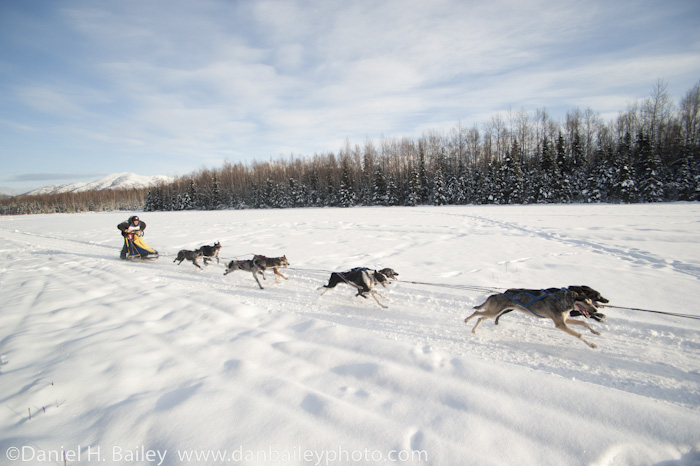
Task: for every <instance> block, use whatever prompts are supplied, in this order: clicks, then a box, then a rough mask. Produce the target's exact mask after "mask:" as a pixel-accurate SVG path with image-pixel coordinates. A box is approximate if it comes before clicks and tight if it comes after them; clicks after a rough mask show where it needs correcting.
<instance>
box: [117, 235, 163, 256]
mask: <svg viewBox="0 0 700 466" xmlns="http://www.w3.org/2000/svg"><path fill="white" fill-rule="evenodd" d="M124 241H125V242H126V258H127V259H128V260H134V261H135V260H156V259H158V251H156V250H155V249H153V248H152V247H150V246H149V245H148V244H146V242H145V241H144V240H143V232H140V231H139V232H136V233H129V234H128V235H126V236H125V237H124Z"/></svg>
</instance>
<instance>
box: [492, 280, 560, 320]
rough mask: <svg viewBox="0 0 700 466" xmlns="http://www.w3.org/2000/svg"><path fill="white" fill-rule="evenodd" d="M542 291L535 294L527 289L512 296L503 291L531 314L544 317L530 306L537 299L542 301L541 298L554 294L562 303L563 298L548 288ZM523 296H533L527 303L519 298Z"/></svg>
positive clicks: (504, 294)
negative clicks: (539, 293)
mask: <svg viewBox="0 0 700 466" xmlns="http://www.w3.org/2000/svg"><path fill="white" fill-rule="evenodd" d="M560 291H568V290H567V288H562V289H561V290H560ZM540 292H542V295H540V296H535V295H534V294H532V293H528V292H527V291H523V292H521V293H517V294H515V295H513V296H510V295H508V294H506V293H503V296H505V297H506V298H508V299H510V300H511V301H513V302H514V303H515V304H517V305H518V306H521V307H523V308H525V309H527V311H528V312H530V313H531V314H533V315H535V316H537V317H539V318H540V319H544V316H541V315H539V314H537V313H536V312H535V311H533V310H532V309H530V306H532V305H533V304H534V303H536V302H537V301H540V300H542V299H545V298H548V297H550V296H553V297H554V299H556V300H557V301H559V302H560V303H561V300H560V299H559V297H558V296H557V295H555V294H554V293H552V292H550V291H548V290H540ZM521 296H527V297H528V298H531V299H530V301H528V303H527V304H525V303H523V302H522V301H520V300H519V299H518V298H520V297H521Z"/></svg>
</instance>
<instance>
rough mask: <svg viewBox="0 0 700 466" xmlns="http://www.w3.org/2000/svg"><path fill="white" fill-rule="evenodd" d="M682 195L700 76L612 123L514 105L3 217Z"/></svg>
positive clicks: (693, 192) (694, 155)
mask: <svg viewBox="0 0 700 466" xmlns="http://www.w3.org/2000/svg"><path fill="white" fill-rule="evenodd" d="M678 200H682V201H697V200H700V82H699V83H698V84H696V85H695V86H694V87H693V88H692V89H690V90H689V91H688V92H687V93H686V94H685V96H683V98H682V99H681V100H680V102H679V103H678V104H677V105H676V104H674V102H673V101H672V100H671V99H670V97H669V96H668V93H667V90H666V84H665V83H664V82H663V81H657V83H656V84H655V85H654V86H653V88H652V92H651V93H650V96H649V97H648V98H646V99H644V100H643V101H641V102H635V103H633V104H630V105H629V106H628V108H627V109H626V110H625V111H621V112H619V114H618V116H617V118H615V119H613V120H610V121H604V120H603V118H601V117H600V116H599V115H598V114H597V113H595V112H594V111H593V110H591V109H586V110H581V109H573V110H570V111H569V112H567V114H566V116H565V117H564V118H563V119H560V120H555V119H553V118H551V117H550V115H549V113H548V112H547V111H546V110H536V111H535V112H530V113H528V112H526V111H524V110H520V111H513V110H509V111H507V112H505V113H497V114H495V115H494V116H492V117H491V118H490V120H488V121H486V122H483V123H482V124H480V125H477V124H475V125H472V126H470V127H465V126H463V125H462V124H461V123H457V124H456V125H455V126H454V127H453V128H451V129H449V130H447V131H437V130H435V131H427V132H425V133H424V134H423V135H422V136H420V137H418V138H408V137H404V138H382V139H381V140H379V141H374V140H367V141H364V142H363V143H362V144H352V143H351V142H350V141H346V142H345V144H344V146H343V147H342V148H341V149H340V150H339V151H338V152H327V153H321V154H318V153H317V154H314V155H313V156H306V157H297V156H289V157H286V158H280V159H278V160H276V161H268V162H253V163H251V164H243V163H237V164H233V163H230V162H226V163H224V165H223V166H222V167H221V168H218V169H201V170H199V171H198V172H196V173H193V174H191V175H187V176H183V177H180V178H178V179H176V180H175V181H174V182H172V183H168V184H160V185H157V186H155V187H152V188H150V189H144V190H129V191H114V192H111V193H106V192H104V191H96V192H89V193H79V194H74V195H51V196H22V197H18V198H11V199H6V200H4V201H0V213H4V214H6V213H15V214H16V213H35V212H80V211H89V210H141V209H143V210H146V211H162V210H166V211H169V210H195V209H196V210H215V209H246V208H255V209H264V208H292V207H336V206H337V207H351V206H356V205H381V206H398V205H403V206H414V205H425V204H430V205H446V204H532V203H573V202H583V203H591V202H596V203H597V202H610V203H636V202H662V201H678Z"/></svg>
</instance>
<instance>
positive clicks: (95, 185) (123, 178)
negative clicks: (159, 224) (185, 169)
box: [26, 172, 173, 195]
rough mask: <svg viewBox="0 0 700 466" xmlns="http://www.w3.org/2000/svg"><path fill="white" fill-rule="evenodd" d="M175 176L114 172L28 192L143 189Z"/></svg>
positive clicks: (50, 192)
mask: <svg viewBox="0 0 700 466" xmlns="http://www.w3.org/2000/svg"><path fill="white" fill-rule="evenodd" d="M172 181H173V178H171V177H169V176H165V175H153V176H144V175H137V174H135V173H129V172H124V173H113V174H111V175H107V176H105V177H103V178H100V179H99V180H97V181H88V182H80V183H71V184H54V185H50V186H44V187H42V188H38V189H35V190H33V191H30V192H28V193H26V194H28V195H40V194H58V193H79V192H84V191H101V190H104V189H141V188H147V187H149V186H152V185H155V184H158V183H169V182H172Z"/></svg>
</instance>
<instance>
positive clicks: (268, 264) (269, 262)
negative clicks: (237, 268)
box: [253, 254, 289, 283]
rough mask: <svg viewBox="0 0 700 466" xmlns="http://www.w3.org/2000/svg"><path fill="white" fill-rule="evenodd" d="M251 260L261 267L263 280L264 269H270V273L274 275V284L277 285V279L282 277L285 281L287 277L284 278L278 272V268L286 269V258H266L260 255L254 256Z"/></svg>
mask: <svg viewBox="0 0 700 466" xmlns="http://www.w3.org/2000/svg"><path fill="white" fill-rule="evenodd" d="M253 260H254V261H255V262H257V263H258V264H260V265H261V266H262V267H263V273H262V276H263V279H265V270H266V269H272V271H273V272H274V273H275V283H277V282H278V281H279V280H277V277H278V276H279V277H282V278H284V279H285V280H286V279H287V277H285V276H284V275H283V274H282V273H281V272H280V271H279V269H280V267H284V268H287V266H288V265H289V261H288V260H287V256H286V255H285V256H282V257H266V256H261V255H258V254H256V255H254V256H253Z"/></svg>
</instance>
